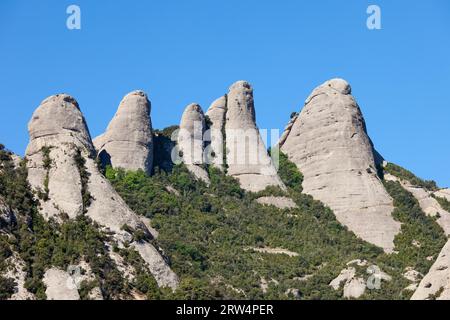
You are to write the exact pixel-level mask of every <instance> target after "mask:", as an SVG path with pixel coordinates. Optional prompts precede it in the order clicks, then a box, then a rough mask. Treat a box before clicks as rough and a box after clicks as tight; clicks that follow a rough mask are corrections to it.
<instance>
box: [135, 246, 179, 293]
mask: <svg viewBox="0 0 450 320" xmlns="http://www.w3.org/2000/svg"><path fill="white" fill-rule="evenodd" d="M133 246H134V248H135V249H136V250H137V252H139V254H140V255H141V257H142V258H143V259H144V261H145V262H146V264H147V266H148V268H149V269H150V272H151V273H152V275H153V276H154V277H155V280H156V282H157V283H158V285H159V286H160V287H168V288H171V289H173V290H175V289H176V288H177V286H178V277H177V276H176V275H175V273H174V272H173V271H172V270H171V269H170V268H168V267H167V263H166V261H165V260H164V259H163V257H162V256H161V255H160V254H159V252H158V251H157V250H156V249H155V247H153V246H152V245H151V244H149V243H147V242H140V243H133Z"/></svg>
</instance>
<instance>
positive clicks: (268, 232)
mask: <svg viewBox="0 0 450 320" xmlns="http://www.w3.org/2000/svg"><path fill="white" fill-rule="evenodd" d="M177 129H179V130H177ZM152 131H153V130H152V127H151V119H150V102H149V101H148V98H147V96H146V95H145V93H143V92H142V91H134V92H132V93H130V94H128V95H127V96H125V97H124V99H123V100H122V102H121V104H120V106H119V109H118V111H117V113H116V115H115V116H114V118H113V119H112V121H111V123H110V124H109V126H108V129H107V130H106V132H105V133H104V134H103V135H101V136H100V137H98V138H97V139H96V140H95V147H96V148H94V143H93V142H92V140H91V136H90V133H89V130H88V127H87V125H86V121H85V119H84V117H83V115H82V113H81V111H80V108H79V106H78V103H77V102H76V101H75V99H74V98H72V97H71V96H69V95H65V94H60V95H55V96H51V97H49V98H47V99H45V100H44V101H43V102H42V104H41V105H40V106H39V108H37V110H36V111H35V112H34V114H33V116H32V119H31V120H30V123H29V133H30V143H29V145H28V148H27V150H26V158H25V159H26V161H21V159H20V158H19V157H17V156H14V155H13V154H12V153H10V152H8V151H7V150H5V149H4V147H3V146H2V145H0V257H4V259H0V288H2V290H4V291H5V292H2V291H1V290H0V299H2V298H3V297H7V298H10V299H43V298H47V299H55V300H59V299H70V300H78V299H130V298H135V299H142V298H147V299H158V298H174V297H177V298H182V299H216V298H217V299H223V298H232V299H285V298H286V297H287V298H293V299H365V298H368V299H386V298H387V299H397V298H399V299H404V298H405V297H406V298H410V297H412V299H432V298H437V299H450V296H449V293H450V287H449V283H450V282H449V281H450V280H449V279H450V273H449V267H450V263H449V261H448V259H449V257H450V245H449V243H447V244H446V245H445V246H444V244H445V242H446V241H447V240H448V239H447V236H448V235H450V210H449V206H450V202H448V201H450V192H449V189H439V188H438V187H437V185H436V184H435V183H434V182H432V181H424V180H421V179H420V178H418V177H415V176H414V175H413V174H412V173H410V172H408V171H407V170H404V169H403V168H401V167H398V166H396V167H393V166H392V164H390V165H391V166H388V163H384V165H383V166H382V165H381V162H382V161H383V160H382V157H381V156H380V155H379V154H378V153H377V152H376V151H375V149H374V146H373V144H372V142H371V141H370V138H369V137H368V135H367V131H366V126H365V121H364V118H363V116H362V113H361V111H360V109H359V107H358V105H357V103H356V101H355V99H354V98H353V97H352V95H351V88H350V85H349V84H348V83H347V82H346V81H344V80H342V79H333V80H330V81H327V82H325V83H324V84H322V85H321V86H319V87H318V88H316V89H315V90H314V91H313V92H312V94H311V95H310V97H308V99H307V100H306V103H305V106H304V107H303V109H302V110H301V112H300V113H298V114H297V113H293V114H292V115H291V119H290V121H289V123H288V125H287V126H286V129H285V131H284V133H283V135H282V137H281V139H280V142H279V145H280V147H281V150H282V152H283V153H284V154H281V156H280V170H279V171H277V169H276V168H275V165H274V163H273V162H272V159H271V157H270V156H269V154H268V152H267V150H266V146H265V145H264V143H263V139H262V137H261V135H260V133H259V130H258V127H257V125H256V115H255V107H254V101H253V89H252V87H251V85H250V84H249V83H247V82H245V81H238V82H236V83H234V84H233V85H232V86H231V87H230V89H229V92H228V93H227V94H226V95H224V96H222V97H220V98H219V99H217V100H216V101H214V102H213V103H212V104H211V106H210V108H209V109H208V111H207V112H206V114H204V113H203V111H202V109H201V107H200V106H199V105H198V104H191V105H189V106H187V107H186V109H185V111H184V113H183V115H182V117H181V121H180V126H179V127H177V126H172V127H169V128H166V129H164V130H155V132H152ZM174 132H175V133H176V134H174ZM175 146H176V148H174V147H175ZM174 156H175V158H176V157H178V160H181V161H180V165H175V164H174V163H172V160H173V159H175V158H174ZM99 158H100V160H101V162H102V165H103V166H99V163H98V161H97V160H98V159H99ZM181 163H183V164H182V165H181ZM108 164H110V165H111V166H107V167H105V165H108ZM209 165H211V166H212V167H214V168H217V169H219V170H214V169H213V168H211V167H208V166H209ZM394 166H395V165H394ZM153 167H154V170H152V168H153ZM137 169H142V170H143V171H136V170H137ZM405 177H406V178H405ZM233 178H236V179H233ZM27 181H28V183H27ZM267 187H274V188H267ZM30 188H31V190H32V192H31V190H30ZM247 191H250V192H247ZM255 192H258V193H255ZM34 198H35V199H34ZM445 199H447V202H446V201H445ZM324 204H325V205H326V206H327V207H326V206H324ZM328 207H329V208H331V209H332V210H330V209H329V208H328ZM343 226H346V227H348V229H347V228H344V227H343ZM400 227H401V228H400ZM355 235H356V236H355ZM394 239H395V241H394ZM394 242H395V245H394ZM24 244H25V245H24ZM380 248H382V249H384V252H383V250H381V249H380ZM439 252H440V253H439ZM356 258H357V259H356ZM169 261H170V263H169ZM347 261H350V262H347ZM169 264H170V267H169ZM68 266H69V267H68ZM73 268H75V269H76V268H79V269H80V270H81V269H82V270H83V273H82V274H81V275H74V274H73V272H74V269H73ZM106 271H107V272H106ZM174 271H175V272H176V273H177V274H175V272H174ZM108 277H109V278H108ZM81 282H83V285H80V283H81ZM372 282H373V283H375V284H377V285H379V286H380V287H379V289H377V290H372V288H371V285H372V284H373V283H372ZM121 284H123V287H121ZM115 287H119V288H120V289H117V290H116V291H114V289H113V290H111V288H115ZM162 287H168V288H169V289H172V290H160V289H159V288H162ZM152 288H153V289H152ZM154 288H156V290H154ZM12 289H13V291H11V290H12Z"/></svg>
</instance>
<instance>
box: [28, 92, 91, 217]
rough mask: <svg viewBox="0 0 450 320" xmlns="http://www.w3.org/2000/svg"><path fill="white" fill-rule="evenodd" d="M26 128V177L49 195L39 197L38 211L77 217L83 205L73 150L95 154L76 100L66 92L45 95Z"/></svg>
mask: <svg viewBox="0 0 450 320" xmlns="http://www.w3.org/2000/svg"><path fill="white" fill-rule="evenodd" d="M28 129H29V134H30V143H29V145H28V147H27V150H26V158H27V160H28V162H27V166H28V181H29V183H30V185H31V187H32V188H33V189H34V190H35V191H40V192H41V193H46V194H48V197H49V200H48V201H42V204H41V205H42V208H41V213H42V214H43V215H44V216H45V217H47V218H50V217H54V216H58V215H60V214H61V212H64V213H65V214H67V215H68V216H69V217H71V218H73V217H76V216H77V215H79V214H81V213H82V212H83V205H82V195H81V178H80V173H79V170H78V168H77V165H76V163H75V160H74V156H75V152H76V151H77V150H78V149H79V150H81V151H82V152H83V153H84V154H86V156H87V157H93V156H94V154H95V151H94V148H93V146H92V143H91V137H90V134H89V131H88V129H87V126H86V122H85V120H84V117H83V115H82V114H81V112H80V109H79V107H78V103H77V102H76V101H75V99H74V98H72V97H70V96H68V95H65V94H60V95H55V96H51V97H49V98H47V99H45V100H44V101H43V102H42V103H41V105H40V106H39V108H38V109H37V110H36V111H35V112H34V114H33V116H32V118H31V121H30V122H29V124H28ZM44 148H47V150H46V151H44ZM46 161H49V162H48V163H46ZM46 189H47V190H46Z"/></svg>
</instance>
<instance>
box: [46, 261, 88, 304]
mask: <svg viewBox="0 0 450 320" xmlns="http://www.w3.org/2000/svg"><path fill="white" fill-rule="evenodd" d="M43 282H44V284H45V286H46V287H47V290H46V291H45V294H46V296H47V300H80V295H79V294H78V289H77V286H76V284H75V282H74V280H73V279H72V277H71V276H70V274H68V273H67V272H65V271H63V270H59V269H56V268H51V269H49V270H47V272H45V275H44V279H43Z"/></svg>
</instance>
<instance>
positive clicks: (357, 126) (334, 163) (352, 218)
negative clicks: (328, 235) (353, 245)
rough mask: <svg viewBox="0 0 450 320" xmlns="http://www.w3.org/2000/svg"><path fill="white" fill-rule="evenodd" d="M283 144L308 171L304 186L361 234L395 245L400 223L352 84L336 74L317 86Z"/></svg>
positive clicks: (385, 245)
mask: <svg viewBox="0 0 450 320" xmlns="http://www.w3.org/2000/svg"><path fill="white" fill-rule="evenodd" d="M283 140H284V142H282V144H281V150H282V151H283V152H284V153H285V154H287V155H288V157H289V159H290V160H291V161H292V162H294V163H295V164H296V165H297V166H298V168H299V170H300V171H301V172H302V173H303V175H304V183H303V188H304V191H305V192H306V193H308V194H310V195H312V196H313V197H314V198H315V199H317V200H320V201H322V202H324V203H325V204H327V205H328V206H330V208H331V209H333V211H334V212H335V214H336V217H337V218H338V220H339V221H340V222H341V223H342V224H344V225H345V226H347V227H348V228H349V229H350V230H352V231H353V232H355V234H356V235H358V236H359V237H361V238H362V239H364V240H366V241H368V242H370V243H373V244H376V245H377V246H380V247H382V248H383V249H384V250H386V251H387V252H390V251H392V250H393V248H394V243H393V240H394V237H395V235H396V234H397V233H398V232H399V230H400V224H399V223H398V222H396V221H395V220H394V219H393V217H392V216H391V212H392V211H393V204H392V199H391V198H390V197H389V195H388V194H387V192H386V191H385V190H384V188H383V185H382V183H381V181H380V179H379V177H378V176H377V166H376V163H375V156H374V153H375V152H374V148H373V145H372V143H371V141H370V139H369V137H368V136H367V131H366V125H365V122H364V118H363V116H362V114H361V111H360V109H359V107H358V105H357V103H356V101H355V99H354V98H353V97H352V96H351V88H350V85H349V84H348V83H347V82H346V81H344V80H342V79H333V80H330V81H327V82H325V83H324V84H322V85H321V86H319V87H318V88H316V89H315V90H314V91H313V92H312V94H311V95H310V96H309V97H308V99H307V100H306V102H305V106H304V107H303V109H302V111H301V113H300V115H299V116H298V118H294V119H293V123H291V124H290V125H289V126H288V132H286V133H285V134H284V137H283Z"/></svg>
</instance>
